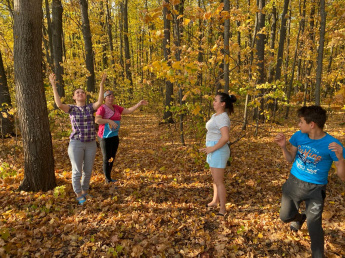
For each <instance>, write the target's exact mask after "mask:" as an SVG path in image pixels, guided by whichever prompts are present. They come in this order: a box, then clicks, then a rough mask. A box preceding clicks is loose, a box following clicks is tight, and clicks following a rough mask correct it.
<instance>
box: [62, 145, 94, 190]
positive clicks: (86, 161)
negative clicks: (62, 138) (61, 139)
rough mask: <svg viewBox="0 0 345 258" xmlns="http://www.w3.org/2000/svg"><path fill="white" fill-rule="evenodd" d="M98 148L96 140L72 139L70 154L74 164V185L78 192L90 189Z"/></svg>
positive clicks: (69, 146) (69, 148)
mask: <svg viewBox="0 0 345 258" xmlns="http://www.w3.org/2000/svg"><path fill="white" fill-rule="evenodd" d="M96 150H97V145H96V141H92V142H81V141H79V140H71V141H70V143H69V145H68V156H69V159H70V160H71V164H72V186H73V190H74V192H75V193H76V194H79V193H81V192H82V191H83V192H87V191H88V190H89V184H90V179H91V173H92V167H93V163H94V161H95V157H96Z"/></svg>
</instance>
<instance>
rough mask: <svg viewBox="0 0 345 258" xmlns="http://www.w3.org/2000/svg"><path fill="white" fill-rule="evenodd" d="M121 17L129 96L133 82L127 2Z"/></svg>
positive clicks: (125, 1)
mask: <svg viewBox="0 0 345 258" xmlns="http://www.w3.org/2000/svg"><path fill="white" fill-rule="evenodd" d="M122 7H123V9H122V15H123V42H124V47H125V73H126V78H127V80H129V81H130V91H129V92H130V94H132V93H133V80H132V72H131V55H130V46H129V39H128V0H124V3H123V5H122ZM131 97H132V96H131Z"/></svg>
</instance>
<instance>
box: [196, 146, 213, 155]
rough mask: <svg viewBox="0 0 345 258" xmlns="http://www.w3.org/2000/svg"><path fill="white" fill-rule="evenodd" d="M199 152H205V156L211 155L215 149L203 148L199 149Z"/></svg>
mask: <svg viewBox="0 0 345 258" xmlns="http://www.w3.org/2000/svg"><path fill="white" fill-rule="evenodd" d="M199 151H200V152H203V153H205V154H209V153H211V152H213V148H212V147H206V148H201V149H199Z"/></svg>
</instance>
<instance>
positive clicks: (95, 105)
mask: <svg viewBox="0 0 345 258" xmlns="http://www.w3.org/2000/svg"><path fill="white" fill-rule="evenodd" d="M106 79H107V74H106V73H104V74H103V75H102V80H101V83H100V84H99V94H98V100H97V102H95V103H93V105H92V107H93V110H97V108H99V107H100V106H101V105H102V103H103V99H104V83H105V80H106Z"/></svg>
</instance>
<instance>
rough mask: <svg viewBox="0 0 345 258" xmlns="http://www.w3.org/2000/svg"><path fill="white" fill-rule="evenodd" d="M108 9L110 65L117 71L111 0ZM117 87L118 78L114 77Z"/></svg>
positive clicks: (107, 5)
mask: <svg viewBox="0 0 345 258" xmlns="http://www.w3.org/2000/svg"><path fill="white" fill-rule="evenodd" d="M106 8H107V16H106V24H107V33H108V42H109V49H110V56H111V58H110V63H111V67H112V69H115V56H114V43H113V32H112V22H113V19H112V17H111V11H110V8H109V0H107V2H106ZM115 86H116V76H114V80H113V87H114V88H115Z"/></svg>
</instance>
